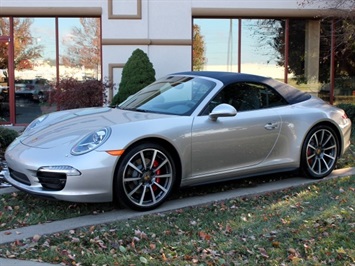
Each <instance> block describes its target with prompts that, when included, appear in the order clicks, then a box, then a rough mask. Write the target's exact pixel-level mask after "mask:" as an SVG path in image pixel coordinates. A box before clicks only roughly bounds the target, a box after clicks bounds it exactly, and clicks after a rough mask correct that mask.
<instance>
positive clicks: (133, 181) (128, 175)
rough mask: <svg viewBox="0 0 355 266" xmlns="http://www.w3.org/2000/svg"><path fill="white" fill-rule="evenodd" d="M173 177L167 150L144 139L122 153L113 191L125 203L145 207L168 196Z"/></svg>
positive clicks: (155, 203) (140, 209) (134, 207)
mask: <svg viewBox="0 0 355 266" xmlns="http://www.w3.org/2000/svg"><path fill="white" fill-rule="evenodd" d="M175 180H176V169H175V164H174V161H173V159H172V157H171V155H170V154H169V152H168V151H166V150H165V149H164V148H163V147H162V146H160V145H158V144H154V143H153V144H150V143H143V144H140V145H138V146H135V147H134V148H133V149H131V150H129V151H128V153H127V154H125V155H124V157H123V159H122V161H121V163H120V165H119V167H118V169H117V171H116V176H115V183H114V193H115V197H116V200H117V199H118V200H119V201H120V202H122V203H123V204H124V205H125V206H127V207H129V208H131V209H134V210H138V211H147V210H151V209H155V208H157V207H158V206H159V205H161V204H162V203H163V202H164V201H165V200H166V199H167V198H168V196H169V195H170V193H171V191H172V188H173V185H174V182H175Z"/></svg>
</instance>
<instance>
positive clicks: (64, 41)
mask: <svg viewBox="0 0 355 266" xmlns="http://www.w3.org/2000/svg"><path fill="white" fill-rule="evenodd" d="M59 58H60V61H59V64H60V71H59V73H60V77H61V78H63V77H68V76H70V77H74V78H76V79H78V80H89V79H95V80H98V79H100V78H101V76H100V74H101V58H100V19H99V18H60V19H59Z"/></svg>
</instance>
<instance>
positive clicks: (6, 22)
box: [0, 17, 101, 124]
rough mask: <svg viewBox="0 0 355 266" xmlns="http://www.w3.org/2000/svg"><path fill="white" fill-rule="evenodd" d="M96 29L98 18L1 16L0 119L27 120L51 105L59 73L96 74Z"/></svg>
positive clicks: (79, 77)
mask: <svg viewBox="0 0 355 266" xmlns="http://www.w3.org/2000/svg"><path fill="white" fill-rule="evenodd" d="M11 20H12V21H13V23H12V25H13V36H11V31H10V25H11V23H10V21H11ZM100 29H101V26H100V18H55V17H52V18H45V17H38V18H37V17H32V18H31V17H24V18H20V17H13V18H1V17H0V89H1V91H0V105H1V106H0V112H1V113H0V123H4V122H5V123H16V124H28V123H30V122H31V121H32V120H33V119H35V118H36V117H38V116H40V115H42V114H43V113H48V112H52V111H55V110H56V107H55V106H53V105H52V106H49V105H48V104H47V100H48V99H49V97H50V91H51V90H52V89H53V88H54V86H55V85H56V84H57V82H58V81H59V80H60V79H62V78H75V79H77V80H88V79H95V80H100V79H101V44H100V35H101V34H100ZM4 36H6V38H5V37H4ZM57 36H58V39H57ZM12 37H13V49H9V43H10V45H11V48H12V43H11V42H9V40H10V39H11V38H12ZM12 50H13V52H12ZM9 58H12V60H11V62H13V66H14V67H13V69H8V60H9ZM58 73H59V75H58ZM9 74H11V75H10V76H12V77H13V78H12V79H11V78H10V80H13V81H14V82H13V85H11V82H12V81H11V82H9V78H8V77H9ZM9 93H10V96H11V95H12V93H13V95H14V96H15V97H14V99H15V101H13V100H11V97H8V96H9ZM9 110H10V112H9ZM11 110H12V111H11ZM11 114H14V115H11ZM11 117H13V118H11Z"/></svg>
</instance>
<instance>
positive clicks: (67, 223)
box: [0, 168, 355, 266]
mask: <svg viewBox="0 0 355 266" xmlns="http://www.w3.org/2000/svg"><path fill="white" fill-rule="evenodd" d="M349 175H355V168H346V169H339V170H335V171H333V173H332V174H331V175H329V176H328V177H327V178H324V179H321V180H312V179H306V178H301V177H294V178H288V179H284V180H280V181H275V182H270V183H262V184H259V185H258V186H255V187H247V188H238V189H235V190H231V191H225V192H220V193H214V194H210V195H204V196H196V197H190V198H183V199H177V200H172V201H168V202H166V203H164V204H163V205H162V206H161V207H159V208H158V209H156V210H152V211H149V212H136V211H132V210H129V209H123V210H114V211H111V212H107V213H102V214H98V215H87V216H82V217H76V218H71V219H66V220H61V221H55V222H51V223H45V224H38V225H32V226H28V227H24V228H17V229H14V230H6V231H1V232H0V244H5V243H11V242H14V241H16V240H21V239H24V238H31V237H33V236H34V235H36V234H38V233H40V234H41V235H49V234H53V233H56V232H61V231H66V230H70V229H76V228H80V227H85V226H91V225H97V224H102V223H111V222H116V221H122V220H127V219H134V218H137V217H139V216H142V215H147V214H152V213H161V212H168V211H172V210H177V209H181V208H185V207H190V206H199V205H204V204H208V203H212V202H216V201H223V200H228V199H232V198H236V197H242V196H249V195H255V194H263V193H269V192H272V191H278V190H283V189H287V188H291V187H296V186H300V185H304V184H311V183H316V182H322V181H324V180H329V179H332V178H337V177H341V176H349ZM12 191H15V189H14V188H4V189H0V194H4V193H11V192H12ZM0 265H1V266H3V265H4V266H5V265H6V266H7V265H9V266H12V265H14V266H15V265H16V266H22V265H23V266H25V265H26V266H35V265H41V266H48V265H51V264H47V263H40V262H29V261H21V260H14V259H2V258H0Z"/></svg>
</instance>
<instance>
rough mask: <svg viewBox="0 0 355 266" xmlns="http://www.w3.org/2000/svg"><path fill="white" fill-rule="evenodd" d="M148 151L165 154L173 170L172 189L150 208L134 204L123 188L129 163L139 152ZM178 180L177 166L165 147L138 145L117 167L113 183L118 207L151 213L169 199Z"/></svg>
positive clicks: (125, 155) (128, 151)
mask: <svg viewBox="0 0 355 266" xmlns="http://www.w3.org/2000/svg"><path fill="white" fill-rule="evenodd" d="M146 149H156V150H159V151H160V152H161V153H163V154H164V155H165V156H166V157H167V158H168V160H169V162H170V165H171V168H172V180H171V184H170V187H169V188H168V191H167V193H166V194H165V195H164V196H163V198H161V199H160V200H159V201H158V202H157V203H156V204H152V205H149V206H141V205H137V204H135V203H134V202H132V201H131V200H130V199H129V198H128V196H127V195H126V192H125V188H124V186H123V174H124V171H125V168H126V166H127V163H128V162H129V161H130V160H131V158H132V157H133V156H134V155H135V154H137V153H138V152H139V151H142V150H146ZM175 180H176V166H175V162H174V160H173V157H172V156H171V155H170V153H169V151H167V150H166V149H165V148H164V147H162V146H161V145H159V144H156V143H146V142H144V143H141V144H138V145H136V146H134V147H132V148H130V149H129V150H127V151H126V152H125V153H124V154H123V157H122V160H119V163H118V166H117V167H116V171H115V177H114V182H113V186H114V188H113V193H114V201H115V203H116V205H120V204H121V203H122V204H123V205H124V206H125V207H128V208H130V209H133V210H137V211H149V210H152V209H155V208H157V207H159V206H160V205H161V204H163V203H164V202H165V201H166V199H167V198H168V197H169V195H170V194H171V192H172V190H173V187H174V184H175Z"/></svg>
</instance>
